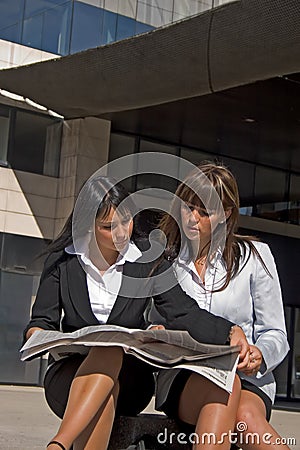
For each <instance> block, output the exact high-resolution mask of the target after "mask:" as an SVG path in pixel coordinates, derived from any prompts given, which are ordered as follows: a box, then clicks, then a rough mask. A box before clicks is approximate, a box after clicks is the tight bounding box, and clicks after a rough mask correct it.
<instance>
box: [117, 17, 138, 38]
mask: <svg viewBox="0 0 300 450" xmlns="http://www.w3.org/2000/svg"><path fill="white" fill-rule="evenodd" d="M135 24H136V22H135V20H134V19H131V18H130V17H126V16H121V15H118V21H117V35H116V40H117V41H119V40H121V39H126V38H128V37H130V36H134V34H135Z"/></svg>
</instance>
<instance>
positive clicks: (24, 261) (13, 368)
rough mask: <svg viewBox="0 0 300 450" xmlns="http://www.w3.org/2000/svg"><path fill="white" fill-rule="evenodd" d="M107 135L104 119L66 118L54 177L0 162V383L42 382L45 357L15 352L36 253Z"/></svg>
mask: <svg viewBox="0 0 300 450" xmlns="http://www.w3.org/2000/svg"><path fill="white" fill-rule="evenodd" d="M109 138H110V122H109V121H106V120H102V119H96V118H94V117H88V118H85V119H77V120H70V121H65V122H64V123H63V130H62V141H61V152H60V164H59V173H58V176H57V177H54V176H52V177H50V176H47V175H42V174H36V173H30V172H25V171H20V170H14V169H12V168H9V167H0V354H1V355H2V358H1V359H2V364H1V368H0V383H26V384H41V382H42V375H43V373H44V368H45V360H44V359H43V358H40V359H37V360H34V361H32V362H30V363H28V364H27V363H26V364H24V363H21V362H20V358H19V348H20V346H21V342H22V331H23V329H24V327H25V325H26V324H27V323H28V321H29V316H30V309H31V305H32V303H33V302H34V300H35V296H36V292H37V287H38V282H39V276H40V273H41V271H42V267H43V260H44V258H45V255H42V256H41V254H42V253H43V251H44V250H45V248H46V245H47V243H48V242H49V240H51V239H53V238H54V237H55V236H56V235H57V234H58V233H59V231H60V230H61V228H62V226H63V224H64V223H65V221H66V218H67V217H68V215H69V214H70V212H71V210H72V208H73V205H74V201H75V198H76V196H77V194H78V192H79V191H80V188H81V186H82V185H83V184H84V182H85V181H86V180H87V178H88V177H89V176H90V175H92V174H93V173H94V172H95V171H96V170H97V169H98V168H100V167H102V166H104V165H105V164H106V163H107V160H108V150H109ZM41 151H42V149H41ZM4 361H5V363H4Z"/></svg>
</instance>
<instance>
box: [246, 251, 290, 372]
mask: <svg viewBox="0 0 300 450" xmlns="http://www.w3.org/2000/svg"><path fill="white" fill-rule="evenodd" d="M258 251H259V253H260V255H261V257H262V259H263V261H264V263H265V264H266V267H267V268H268V270H269V272H270V274H271V276H270V275H269V274H268V273H267V272H266V270H265V269H264V267H263V266H262V264H261V262H260V261H259V259H258V258H255V260H256V263H255V264H256V267H255V272H254V275H253V279H252V281H251V293H252V298H253V307H254V315H255V318H254V328H253V334H254V342H255V345H256V346H257V347H258V348H259V349H260V351H261V352H262V355H263V359H264V369H265V370H264V372H263V373H259V374H258V377H259V376H263V375H265V374H266V373H268V372H271V371H272V370H273V369H274V368H275V367H276V366H278V364H279V363H280V362H281V361H282V360H283V359H284V357H285V356H286V354H287V352H288V350H289V344H288V340H287V334H286V328H285V319H284V311H283V304H282V297H281V288H280V283H279V278H278V274H277V269H276V265H275V261H274V258H273V255H272V253H271V250H270V248H269V246H268V245H267V244H263V243H260V244H259V245H258Z"/></svg>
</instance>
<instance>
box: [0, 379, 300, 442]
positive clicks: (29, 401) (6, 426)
mask: <svg viewBox="0 0 300 450" xmlns="http://www.w3.org/2000/svg"><path fill="white" fill-rule="evenodd" d="M146 412H148V413H153V412H155V411H154V409H153V404H152V403H151V404H150V405H149V406H148V408H147V409H146ZM271 423H272V425H273V426H274V427H275V428H276V429H277V431H278V432H279V433H280V435H281V436H282V437H284V438H294V439H295V440H296V445H290V447H291V450H300V412H296V411H285V410H277V409H276V410H273V412H272V418H271ZM58 425H59V419H58V418H57V417H56V416H54V415H53V413H52V412H51V411H50V409H49V408H48V406H47V404H46V402H45V399H44V394H43V389H42V388H38V387H27V386H26V387H24V386H7V385H3V386H0V449H1V450H31V449H43V448H45V447H46V444H47V442H48V441H49V440H50V438H51V437H52V436H53V435H54V432H55V431H56V429H57V427H58ZM272 447H273V448H274V446H272ZM116 450H117V449H116ZM270 450H271V449H270ZM274 450H275V449H274Z"/></svg>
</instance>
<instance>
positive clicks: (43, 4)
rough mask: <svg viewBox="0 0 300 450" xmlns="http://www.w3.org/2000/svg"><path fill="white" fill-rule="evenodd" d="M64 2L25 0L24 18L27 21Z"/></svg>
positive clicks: (63, 0)
mask: <svg viewBox="0 0 300 450" xmlns="http://www.w3.org/2000/svg"><path fill="white" fill-rule="evenodd" d="M65 2H66V0H26V3H25V13H24V17H25V19H27V18H28V17H31V16H33V15H35V14H40V13H42V12H44V11H46V10H47V9H49V8H53V7H55V6H56V5H59V4H61V3H65Z"/></svg>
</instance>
